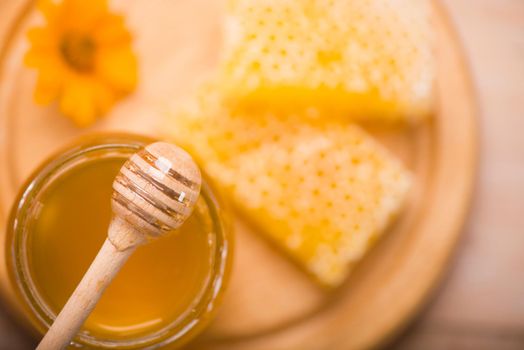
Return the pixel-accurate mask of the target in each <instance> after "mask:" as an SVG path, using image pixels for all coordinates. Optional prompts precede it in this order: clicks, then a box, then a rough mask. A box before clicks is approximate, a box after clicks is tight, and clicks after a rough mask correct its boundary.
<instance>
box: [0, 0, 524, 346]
mask: <svg viewBox="0 0 524 350" xmlns="http://www.w3.org/2000/svg"><path fill="white" fill-rule="evenodd" d="M443 2H444V3H445V5H446V6H447V7H448V9H449V11H450V13H451V17H452V18H453V20H454V22H455V23H456V26H457V29H458V31H459V34H460V36H461V37H462V40H463V42H464V46H465V51H466V54H467V56H468V57H469V60H470V62H471V69H472V72H473V76H474V79H475V85H476V87H477V90H478V97H479V110H480V116H479V118H480V139H481V159H480V165H479V176H478V183H477V189H476V194H475V198H474V203H473V206H472V211H471V216H470V220H469V223H468V225H467V227H466V232H465V234H464V237H463V239H462V242H461V244H460V247H459V249H458V251H457V253H456V256H455V261H454V262H453V263H452V265H451V270H450V272H449V274H448V276H447V278H446V279H445V280H444V281H443V283H442V286H441V288H440V289H439V290H438V291H436V293H435V298H434V300H433V301H432V302H431V304H430V305H428V307H427V308H426V310H425V311H424V312H423V313H422V314H421V315H420V317H419V318H418V319H417V320H416V321H415V322H414V323H413V324H412V326H411V327H410V328H409V329H407V330H406V332H405V333H404V334H403V335H402V336H401V337H400V338H399V339H398V340H397V341H396V342H395V343H394V344H393V345H392V347H393V348H395V349H402V350H403V349H428V350H432V349H481V350H482V349H497V350H498V349H502V350H505V349H524V1H523V0H443ZM521 251H522V252H521ZM32 346H33V343H32V342H31V341H30V340H28V339H25V337H24V335H23V333H21V332H20V330H19V329H18V328H17V327H16V326H15V325H13V324H12V321H11V320H10V319H8V318H7V316H5V315H4V313H3V312H2V311H1V310H0V349H30V348H31V347H32Z"/></svg>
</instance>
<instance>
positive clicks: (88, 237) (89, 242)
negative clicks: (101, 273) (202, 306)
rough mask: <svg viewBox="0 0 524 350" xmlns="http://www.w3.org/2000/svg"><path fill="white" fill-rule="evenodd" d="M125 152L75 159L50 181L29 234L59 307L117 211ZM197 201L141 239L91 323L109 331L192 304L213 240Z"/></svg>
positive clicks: (172, 314) (140, 329)
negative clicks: (172, 224) (179, 220)
mask: <svg viewBox="0 0 524 350" xmlns="http://www.w3.org/2000/svg"><path fill="white" fill-rule="evenodd" d="M123 162H124V160H123V159H120V158H113V159H104V160H96V161H92V162H90V163H87V164H84V165H81V166H77V167H76V168H73V169H72V170H69V171H68V172H67V173H66V174H65V175H62V176H61V177H60V178H59V179H58V180H57V181H55V183H54V184H53V185H51V186H50V187H49V188H47V189H46V190H45V192H44V194H43V196H42V198H41V199H40V202H41V204H42V206H41V209H40V213H39V215H38V218H37V219H36V220H35V222H34V227H33V231H32V234H31V239H30V242H29V246H28V247H29V249H30V252H29V256H30V269H31V273H32V275H33V279H34V281H35V283H36V285H37V288H38V290H39V292H40V293H41V295H42V296H43V298H44V299H45V301H46V302H47V303H48V305H50V307H51V308H52V310H53V311H54V312H56V313H58V312H59V310H60V309H61V308H62V306H63V305H64V304H65V302H66V301H67V299H68V297H69V296H70V295H71V293H72V292H73V290H74V288H75V286H76V285H77V284H78V282H79V281H80V279H81V277H82V276H83V274H84V273H85V271H86V270H87V268H88V267H89V265H90V263H91V262H92V260H93V259H94V257H95V256H96V253H97V252H98V250H99V249H100V247H101V245H102V243H103V241H104V240H105V238H106V236H107V228H108V225H109V221H110V218H111V207H110V198H111V193H112V188H111V184H112V181H113V179H114V177H115V175H116V174H117V173H118V170H119V169H120V167H121V165H122V164H123ZM211 234H212V228H211V224H210V222H209V220H206V218H204V216H203V213H202V212H201V211H200V212H199V210H198V209H197V210H195V212H194V214H193V215H192V216H191V217H190V218H189V219H188V221H187V222H186V223H185V224H184V225H183V226H182V227H181V228H180V229H179V230H178V232H176V233H175V234H173V235H171V236H169V237H167V238H163V239H161V240H158V241H154V242H151V243H149V244H147V245H145V246H142V247H139V248H138V249H137V250H136V252H135V253H134V254H133V255H132V256H131V258H130V260H129V261H128V262H127V263H126V265H124V267H123V269H122V270H121V271H120V273H119V274H118V275H117V277H116V279H115V280H114V281H113V282H112V284H111V285H110V286H109V288H108V289H107V290H106V292H105V293H104V295H103V296H102V299H101V300H100V302H99V304H98V305H97V306H96V308H95V309H94V311H93V313H92V314H91V316H90V317H89V318H88V320H87V322H86V324H85V327H86V329H87V330H88V331H89V332H90V333H91V334H93V335H96V336H98V337H104V338H110V339H125V338H129V337H136V336H140V335H144V334H147V333H150V332H152V331H155V330H159V329H161V328H162V327H163V326H166V325H167V324H168V323H169V322H173V321H174V320H175V319H176V318H177V317H179V316H180V315H182V314H183V313H184V312H186V311H188V310H190V309H191V307H192V305H191V304H192V302H193V300H194V298H195V296H196V295H198V293H199V292H200V291H201V290H202V289H203V286H204V284H205V280H206V278H207V277H208V275H209V274H210V270H211V268H210V266H211V262H212V259H213V249H214V245H213V243H210V242H212V240H210V235H211Z"/></svg>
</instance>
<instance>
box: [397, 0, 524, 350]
mask: <svg viewBox="0 0 524 350" xmlns="http://www.w3.org/2000/svg"><path fill="white" fill-rule="evenodd" d="M444 3H445V4H446V6H447V7H448V9H449V12H450V13H451V17H452V19H453V20H454V22H455V24H456V27H457V29H458V32H459V34H460V36H461V38H462V41H463V43H464V46H465V51H466V54H467V56H468V58H469V61H470V64H471V69H472V73H473V77H474V80H475V85H476V88H477V92H478V100H479V110H480V115H479V119H480V140H481V150H480V154H481V157H480V164H479V175H478V180H477V188H476V192H475V198H474V202H473V206H472V211H471V215H470V219H469V223H468V225H467V226H466V232H465V233H464V236H463V239H462V242H461V245H460V247H459V249H458V251H457V254H456V257H455V261H454V262H453V264H452V265H451V266H452V267H451V271H450V272H449V274H448V276H447V278H446V280H445V281H443V283H442V286H441V288H440V290H438V291H437V292H436V296H435V299H434V300H433V302H432V303H431V304H430V305H429V306H428V307H427V309H426V310H425V312H423V313H422V314H421V315H420V317H419V319H418V320H417V321H416V322H415V323H414V324H413V325H412V327H411V328H410V329H408V330H407V331H406V333H405V334H404V335H403V336H402V337H401V338H400V339H399V340H398V341H397V342H396V344H395V345H396V347H395V348H397V349H402V350H404V349H427V350H433V349H480V350H482V349H497V350H499V349H500V350H506V349H524V1H522V0H445V1H444Z"/></svg>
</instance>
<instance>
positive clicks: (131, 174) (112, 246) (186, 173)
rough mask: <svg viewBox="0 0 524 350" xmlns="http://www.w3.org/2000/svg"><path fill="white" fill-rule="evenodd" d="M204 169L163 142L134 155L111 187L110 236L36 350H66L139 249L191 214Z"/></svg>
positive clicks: (177, 225) (165, 233) (175, 226)
mask: <svg viewBox="0 0 524 350" xmlns="http://www.w3.org/2000/svg"><path fill="white" fill-rule="evenodd" d="M200 185H201V175H200V170H199V169H198V167H197V165H196V164H195V162H194V161H193V159H192V158H191V156H190V155H189V154H187V153H186V152H185V151H184V150H182V149H181V148H179V147H177V146H175V145H172V144H168V143H165V142H157V143H153V144H150V145H148V146H147V147H145V148H144V149H142V150H141V151H139V152H137V153H135V154H133V155H132V156H131V158H130V159H129V160H128V161H126V163H125V164H124V165H123V166H122V168H121V169H120V172H119V174H118V175H117V177H116V178H115V180H114V182H113V190H114V191H113V196H112V200H111V206H112V209H113V214H114V215H113V219H112V221H111V223H110V225H109V231H108V237H107V239H106V240H105V242H104V244H103V246H102V248H100V251H99V252H98V254H97V256H96V258H95V260H94V261H93V262H92V264H91V266H90V267H89V269H88V270H87V272H86V273H85V275H84V277H83V278H82V280H81V281H80V283H79V284H78V286H77V287H76V289H75V291H74V292H73V294H72V295H71V297H70V298H69V300H68V301H67V303H66V304H65V306H64V307H63V309H62V311H61V312H60V314H59V315H58V317H57V318H56V319H55V321H54V323H53V325H52V326H51V328H50V329H49V331H48V332H47V334H46V335H45V336H44V338H43V339H42V341H41V342H40V344H39V345H38V347H37V350H57V349H64V348H65V347H66V346H67V345H69V344H70V342H71V340H72V339H73V337H74V336H75V335H76V334H77V333H78V331H79V330H80V327H82V324H83V323H84V321H85V320H86V319H87V317H88V316H89V314H90V313H91V311H93V308H94V307H95V305H96V304H97V302H98V300H99V299H100V297H101V296H102V293H103V292H104V290H105V289H106V288H107V286H108V285H109V284H110V283H111V281H112V280H113V278H114V277H115V276H116V274H117V273H118V271H119V270H120V268H121V267H122V266H123V265H124V263H125V262H126V261H127V259H128V258H129V257H130V256H131V254H133V252H134V251H135V249H136V248H137V247H138V246H140V245H142V244H145V243H147V242H148V241H150V240H152V239H155V238H158V237H162V236H165V235H167V234H168V233H169V232H170V231H172V230H173V229H176V228H178V227H179V226H180V225H182V224H183V223H184V221H185V220H186V219H187V218H188V217H189V216H190V215H191V212H192V211H193V208H194V206H195V203H196V201H197V199H198V196H199V194H200Z"/></svg>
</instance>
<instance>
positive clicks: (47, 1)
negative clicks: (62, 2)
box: [36, 0, 60, 22]
mask: <svg viewBox="0 0 524 350" xmlns="http://www.w3.org/2000/svg"><path fill="white" fill-rule="evenodd" d="M36 7H37V9H38V10H39V11H40V12H41V13H42V14H43V15H44V17H45V19H46V20H47V21H48V22H53V21H55V20H56V18H57V17H58V16H59V15H60V6H59V4H58V3H56V2H55V1H53V0H38V1H37V3H36Z"/></svg>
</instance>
